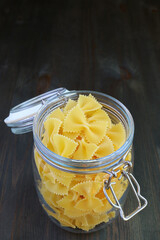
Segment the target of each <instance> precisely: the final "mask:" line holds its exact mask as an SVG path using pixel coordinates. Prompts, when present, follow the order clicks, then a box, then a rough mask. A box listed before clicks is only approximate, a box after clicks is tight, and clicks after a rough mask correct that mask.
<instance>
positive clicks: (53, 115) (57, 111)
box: [47, 108, 64, 122]
mask: <svg viewBox="0 0 160 240" xmlns="http://www.w3.org/2000/svg"><path fill="white" fill-rule="evenodd" d="M49 118H57V119H59V120H61V121H62V122H63V121H64V113H63V112H62V111H61V109H60V108H57V109H55V110H54V111H53V112H52V113H51V114H49V116H48V117H47V119H49Z"/></svg>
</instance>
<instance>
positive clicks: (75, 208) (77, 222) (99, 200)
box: [35, 94, 131, 231]
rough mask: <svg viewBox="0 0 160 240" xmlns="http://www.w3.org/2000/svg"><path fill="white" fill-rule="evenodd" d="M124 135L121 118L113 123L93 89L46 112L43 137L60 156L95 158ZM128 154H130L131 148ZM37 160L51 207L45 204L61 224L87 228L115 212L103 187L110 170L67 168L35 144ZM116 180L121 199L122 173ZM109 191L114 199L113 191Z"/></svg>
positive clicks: (115, 145) (42, 188)
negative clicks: (51, 161) (46, 157)
mask: <svg viewBox="0 0 160 240" xmlns="http://www.w3.org/2000/svg"><path fill="white" fill-rule="evenodd" d="M125 139H126V134H125V129H124V127H123V125H122V123H121V122H119V123H117V124H113V123H112V121H111V119H110V117H109V115H108V114H107V113H106V112H105V111H104V110H103V109H102V105H101V104H100V103H99V102H98V101H97V100H96V99H95V98H94V97H93V96H92V95H91V94H90V95H89V96H84V95H79V98H78V100H77V101H74V100H71V99H69V100H68V102H67V104H66V106H65V107H64V108H63V109H60V108H57V109H56V110H54V111H53V112H52V113H51V114H50V115H49V116H48V117H47V118H46V121H45V123H44V134H43V139H42V143H43V144H44V145H45V146H46V147H47V148H48V149H50V150H51V151H53V152H54V153H56V154H58V155H60V156H62V157H67V158H71V159H76V160H94V159H96V158H102V157H105V156H107V155H109V154H112V153H113V152H114V151H116V150H117V149H118V148H119V147H121V146H122V145H123V144H124V142H125ZM126 160H127V161H130V160H131V153H129V154H128V155H127V157H126ZM35 163H36V166H37V171H38V172H39V176H40V178H41V182H40V184H39V191H40V192H41V194H42V196H43V198H44V200H45V202H46V204H48V206H49V207H50V208H51V209H52V210H53V211H51V210H50V209H48V208H47V207H46V206H43V207H44V209H45V210H46V212H47V213H48V215H49V216H51V217H53V218H54V219H56V220H57V221H58V222H59V223H60V224H61V225H62V226H65V227H71V228H79V229H82V230H84V231H89V230H91V229H93V228H94V227H95V226H96V225H98V224H100V223H103V222H108V221H109V220H110V219H112V218H114V217H115V212H113V211H111V209H112V206H111V205H110V203H109V202H108V201H107V199H106V197H105V195H104V192H103V184H104V183H103V182H104V180H106V179H108V177H109V175H108V174H107V173H103V172H101V173H97V174H96V173H95V174H86V175H85V174H73V173H69V172H64V171H61V170H59V169H56V168H54V167H53V166H51V165H49V164H47V163H46V162H45V161H44V160H43V159H42V158H41V156H40V155H39V154H38V152H37V151H36V150H35ZM115 181H116V184H115V185H114V187H113V188H114V190H115V192H116V194H117V197H118V199H120V198H121V196H122V195H123V193H124V191H125V190H126V188H127V182H126V181H125V180H124V179H123V178H122V179H121V180H120V181H119V180H117V179H116V180H115ZM107 193H108V195H109V196H110V198H111V200H112V201H113V202H114V198H113V196H112V193H111V191H110V190H107Z"/></svg>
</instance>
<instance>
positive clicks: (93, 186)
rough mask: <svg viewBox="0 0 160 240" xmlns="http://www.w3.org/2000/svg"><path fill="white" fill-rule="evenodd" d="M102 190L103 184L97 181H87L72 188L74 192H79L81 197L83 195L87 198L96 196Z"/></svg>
mask: <svg viewBox="0 0 160 240" xmlns="http://www.w3.org/2000/svg"><path fill="white" fill-rule="evenodd" d="M100 188H101V183H100V182H95V181H86V182H82V183H78V184H76V185H75V186H74V187H72V190H74V191H76V192H78V193H79V194H80V195H83V196H84V197H87V196H90V197H92V196H95V195H96V193H98V191H99V190H100Z"/></svg>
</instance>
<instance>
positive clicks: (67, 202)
mask: <svg viewBox="0 0 160 240" xmlns="http://www.w3.org/2000/svg"><path fill="white" fill-rule="evenodd" d="M71 197H72V195H71ZM71 197H70V195H68V196H64V197H63V199H61V200H60V201H58V205H59V206H60V207H62V208H63V209H64V214H65V215H67V216H68V217H71V218H75V217H80V216H83V215H84V212H83V211H81V210H80V209H76V208H75V203H76V202H75V201H73V200H72V198H71Z"/></svg>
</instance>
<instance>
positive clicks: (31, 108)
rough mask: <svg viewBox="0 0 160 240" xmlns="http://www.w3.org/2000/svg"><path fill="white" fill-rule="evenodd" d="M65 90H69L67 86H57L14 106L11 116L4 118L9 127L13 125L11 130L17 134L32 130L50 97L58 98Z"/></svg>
mask: <svg viewBox="0 0 160 240" xmlns="http://www.w3.org/2000/svg"><path fill="white" fill-rule="evenodd" d="M65 92H68V90H67V89H66V88H57V89H54V90H52V91H49V92H46V93H44V94H41V95H39V96H36V97H34V98H32V99H29V100H27V101H25V102H23V103H21V104H19V105H17V106H15V107H14V108H12V109H11V110H10V113H9V116H8V117H7V118H6V119H4V122H5V123H6V125H7V126H8V127H11V131H12V132H13V133H15V134H23V133H27V132H31V131H32V126H33V120H34V117H35V115H36V114H37V112H38V111H39V109H40V108H41V107H42V106H43V105H44V103H46V101H48V100H49V99H50V98H52V99H56V98H58V97H59V96H60V95H61V94H63V93H65Z"/></svg>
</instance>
